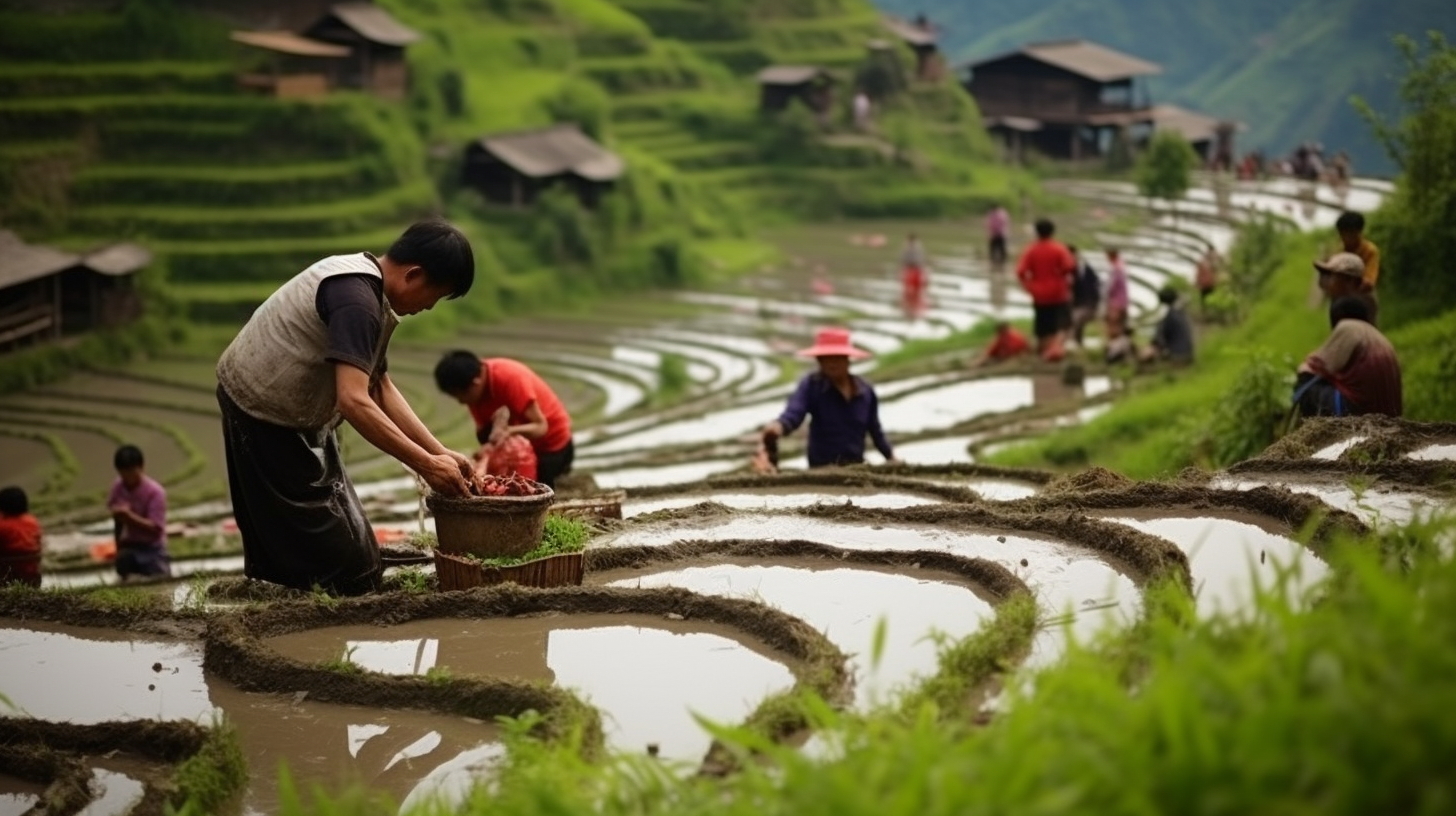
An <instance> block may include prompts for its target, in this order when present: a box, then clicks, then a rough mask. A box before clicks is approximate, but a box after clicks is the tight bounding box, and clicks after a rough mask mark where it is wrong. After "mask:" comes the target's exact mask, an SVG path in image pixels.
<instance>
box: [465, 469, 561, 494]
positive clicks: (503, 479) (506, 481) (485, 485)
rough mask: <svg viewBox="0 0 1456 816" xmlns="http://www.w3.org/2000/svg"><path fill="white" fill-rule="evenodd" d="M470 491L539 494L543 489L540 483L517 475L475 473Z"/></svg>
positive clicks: (475, 492)
mask: <svg viewBox="0 0 1456 816" xmlns="http://www.w3.org/2000/svg"><path fill="white" fill-rule="evenodd" d="M471 492H473V493H474V494H475V495H477V496H539V495H541V494H542V493H544V492H545V491H544V490H542V488H541V485H539V484H537V483H536V482H533V481H531V480H530V479H527V478H524V477H522V476H519V475H512V476H491V475H488V474H476V476H475V482H474V484H472V485H471Z"/></svg>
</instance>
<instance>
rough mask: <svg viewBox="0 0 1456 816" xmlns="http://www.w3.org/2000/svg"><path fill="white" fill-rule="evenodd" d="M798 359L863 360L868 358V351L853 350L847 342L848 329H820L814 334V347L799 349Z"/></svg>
mask: <svg viewBox="0 0 1456 816" xmlns="http://www.w3.org/2000/svg"><path fill="white" fill-rule="evenodd" d="M798 354H799V356H800V357H841V356H842V357H848V358H850V359H851V360H863V359H865V358H866V357H869V356H870V353H869V352H868V351H864V350H862V349H857V348H855V347H854V346H853V345H852V344H851V343H850V342H849V329H820V330H819V331H817V332H815V333H814V345H812V346H810V347H808V348H806V349H800V350H799V352H798Z"/></svg>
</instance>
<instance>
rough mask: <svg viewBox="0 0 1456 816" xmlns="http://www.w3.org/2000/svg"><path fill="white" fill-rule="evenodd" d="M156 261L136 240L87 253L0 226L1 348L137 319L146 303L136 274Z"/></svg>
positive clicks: (4, 348) (6, 348)
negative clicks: (57, 246)
mask: <svg viewBox="0 0 1456 816" xmlns="http://www.w3.org/2000/svg"><path fill="white" fill-rule="evenodd" d="M151 262H152V254H151V253H150V252H148V251H147V250H146V249H144V248H142V247H139V246H137V245H136V244H113V245H111V246H108V247H105V248H103V249H99V250H97V251H95V252H90V253H84V254H83V253H75V252H66V251H63V250H59V249H55V248H53V247H47V246H37V245H32V244H27V243H25V242H24V241H22V240H20V238H19V237H18V236H17V235H15V233H13V232H10V231H8V230H0V350H9V349H13V348H16V347H18V346H22V345H26V344H31V343H35V342H38V341H42V340H51V339H58V338H60V337H62V336H64V335H69V334H77V333H80V332H84V331H90V330H92V329H103V328H111V327H115V326H120V325H122V324H124V323H128V322H130V321H132V320H134V319H136V318H137V317H138V316H139V315H140V314H141V311H142V303H141V298H140V297H139V296H138V294H137V292H136V290H135V288H134V287H133V285H132V273H134V272H136V271H138V270H140V269H142V268H144V267H146V266H147V265H148V264H150V263H151Z"/></svg>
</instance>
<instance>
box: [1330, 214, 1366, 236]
mask: <svg viewBox="0 0 1456 816" xmlns="http://www.w3.org/2000/svg"><path fill="white" fill-rule="evenodd" d="M1335 231H1336V232H1364V231H1365V216H1363V215H1361V214H1360V213H1357V212H1355V211H1353V210H1346V211H1345V212H1342V213H1340V217H1339V218H1336V219H1335Z"/></svg>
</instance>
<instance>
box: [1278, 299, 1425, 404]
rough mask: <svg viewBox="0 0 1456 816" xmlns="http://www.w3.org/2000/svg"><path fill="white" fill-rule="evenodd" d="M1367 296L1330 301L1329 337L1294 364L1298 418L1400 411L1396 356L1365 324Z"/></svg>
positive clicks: (1399, 377) (1381, 338) (1398, 369)
mask: <svg viewBox="0 0 1456 816" xmlns="http://www.w3.org/2000/svg"><path fill="white" fill-rule="evenodd" d="M1370 303H1371V301H1370V299H1369V298H1368V297H1363V296H1360V295H1348V296H1346V297H1341V298H1338V299H1336V300H1335V302H1334V303H1331V304H1330V336H1329V337H1327V338H1325V342H1324V344H1323V345H1321V346H1320V347H1319V348H1317V349H1315V350H1314V351H1312V352H1310V354H1309V356H1308V357H1305V358H1304V363H1303V364H1301V365H1300V366H1299V370H1298V372H1297V376H1296V379H1295V384H1294V403H1295V405H1296V406H1297V407H1298V408H1299V411H1300V413H1301V414H1303V415H1304V416H1348V415H1353V414H1385V415H1387V416H1394V417H1398V416H1400V415H1401V412H1402V410H1404V404H1403V395H1402V392H1401V375H1400V360H1399V359H1398V358H1397V357H1396V354H1395V347H1394V346H1393V345H1391V343H1390V340H1388V339H1386V337H1385V335H1383V334H1381V333H1380V330H1379V329H1377V328H1375V326H1374V325H1372V324H1371V323H1370Z"/></svg>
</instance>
